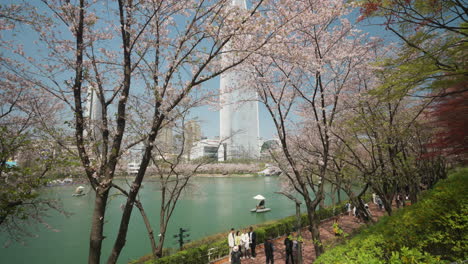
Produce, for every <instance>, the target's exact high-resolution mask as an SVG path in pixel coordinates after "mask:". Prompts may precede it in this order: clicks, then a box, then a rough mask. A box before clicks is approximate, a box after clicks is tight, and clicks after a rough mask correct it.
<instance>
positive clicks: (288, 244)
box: [284, 233, 294, 264]
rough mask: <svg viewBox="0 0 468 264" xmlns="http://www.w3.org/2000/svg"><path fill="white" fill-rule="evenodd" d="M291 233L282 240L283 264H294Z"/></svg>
mask: <svg viewBox="0 0 468 264" xmlns="http://www.w3.org/2000/svg"><path fill="white" fill-rule="evenodd" d="M290 236H291V233H288V234H287V236H286V238H285V239H284V247H285V249H286V261H285V264H288V263H290V264H294V258H293V242H292V240H291V238H290Z"/></svg>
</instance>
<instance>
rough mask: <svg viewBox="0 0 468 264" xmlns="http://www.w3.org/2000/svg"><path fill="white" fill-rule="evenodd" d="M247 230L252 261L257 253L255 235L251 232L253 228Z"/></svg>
mask: <svg viewBox="0 0 468 264" xmlns="http://www.w3.org/2000/svg"><path fill="white" fill-rule="evenodd" d="M249 230H250V231H249V244H250V245H249V246H250V250H251V252H252V258H253V259H254V258H255V257H256V256H257V253H255V246H257V233H255V231H253V227H250V228H249Z"/></svg>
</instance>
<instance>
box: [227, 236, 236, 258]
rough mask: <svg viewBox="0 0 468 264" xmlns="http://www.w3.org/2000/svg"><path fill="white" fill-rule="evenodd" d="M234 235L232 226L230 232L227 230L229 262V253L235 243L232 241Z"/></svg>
mask: <svg viewBox="0 0 468 264" xmlns="http://www.w3.org/2000/svg"><path fill="white" fill-rule="evenodd" d="M234 237H235V234H234V228H231V232H229V235H228V244H229V262H231V253H232V248H233V247H234V246H235V243H234V241H235V240H234Z"/></svg>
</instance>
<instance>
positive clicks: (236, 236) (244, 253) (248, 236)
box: [228, 227, 257, 264]
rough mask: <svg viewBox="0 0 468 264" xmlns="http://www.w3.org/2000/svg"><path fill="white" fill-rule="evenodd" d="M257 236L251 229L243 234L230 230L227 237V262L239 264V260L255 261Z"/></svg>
mask: <svg viewBox="0 0 468 264" xmlns="http://www.w3.org/2000/svg"><path fill="white" fill-rule="evenodd" d="M256 240H257V234H256V233H255V231H253V227H250V228H249V231H247V230H245V231H243V232H241V231H239V230H237V231H235V230H234V228H231V232H230V233H229V235H228V244H229V262H232V263H233V264H240V263H241V259H244V258H251V259H255V256H256V253H255V247H256V245H257V242H256Z"/></svg>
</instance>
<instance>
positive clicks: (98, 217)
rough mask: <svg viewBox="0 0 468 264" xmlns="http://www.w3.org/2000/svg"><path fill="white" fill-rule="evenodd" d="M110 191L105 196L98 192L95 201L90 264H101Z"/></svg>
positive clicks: (90, 241) (90, 242) (90, 240)
mask: <svg viewBox="0 0 468 264" xmlns="http://www.w3.org/2000/svg"><path fill="white" fill-rule="evenodd" d="M108 195H109V190H107V191H105V192H104V193H103V194H99V192H98V191H96V198H95V200H94V212H93V218H92V225H91V234H90V239H89V257H88V263H89V264H99V262H100V257H101V247H102V240H103V239H104V237H103V232H104V217H105V213H106V205H107V197H108Z"/></svg>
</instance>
